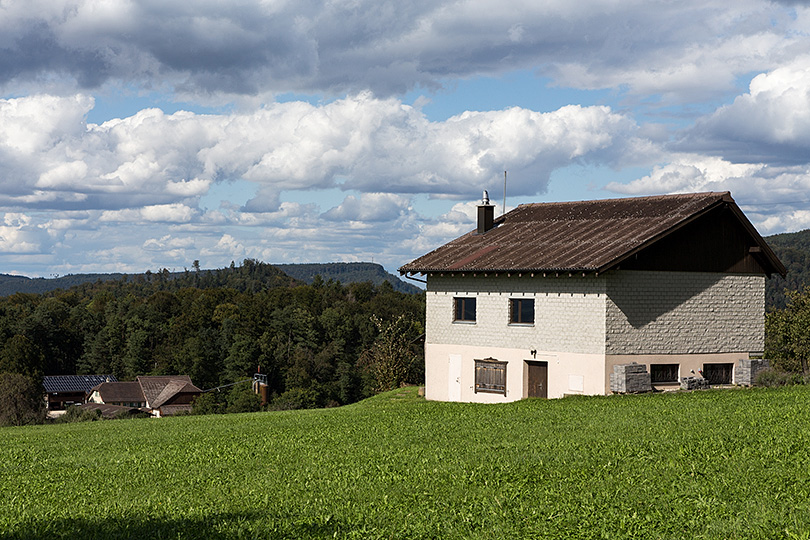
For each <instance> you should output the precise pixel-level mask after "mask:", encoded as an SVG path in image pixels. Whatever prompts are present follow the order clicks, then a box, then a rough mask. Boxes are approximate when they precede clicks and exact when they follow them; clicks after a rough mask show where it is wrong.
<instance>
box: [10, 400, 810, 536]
mask: <svg viewBox="0 0 810 540" xmlns="http://www.w3.org/2000/svg"><path fill="white" fill-rule="evenodd" d="M415 392H416V390H415V389H413V388H408V389H403V390H400V391H394V392H389V393H387V394H383V395H380V396H377V397H376V398H373V399H371V400H368V401H365V402H362V403H358V404H355V405H351V406H348V407H343V408H340V409H327V410H312V411H293V412H274V413H258V414H245V415H232V416H206V417H200V416H197V417H179V418H166V419H160V420H154V419H146V420H120V421H107V422H91V423H83V424H65V425H50V426H32V427H25V428H3V429H0V537H2V538H42V539H45V538H48V539H51V538H70V539H74V538H75V539H88V538H333V537H335V538H442V539H444V538H611V539H613V538H645V539H646V538H763V539H764V538H767V539H773V538H787V539H794V538H797V539H798V538H805V539H807V538H810V535H808V531H810V387H792V388H784V389H776V390H764V389H753V390H713V391H704V392H694V393H683V394H681V393H677V394H659V395H645V396H614V397H601V398H600V397H594V398H566V399H562V400H552V401H542V400H526V401H522V402H518V403H513V404H508V405H489V406H486V405H470V404H451V403H434V402H426V401H424V400H421V399H419V398H417V397H416V393H415Z"/></svg>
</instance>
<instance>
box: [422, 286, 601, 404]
mask: <svg viewBox="0 0 810 540" xmlns="http://www.w3.org/2000/svg"><path fill="white" fill-rule="evenodd" d="M604 286H605V284H604V281H602V280H599V279H598V278H594V277H585V278H583V277H582V276H573V277H568V275H567V274H566V275H565V276H564V277H563V276H561V277H551V276H549V277H545V278H544V277H542V275H537V276H536V277H530V276H522V277H518V276H516V275H515V276H512V277H507V276H506V275H500V276H497V277H495V276H493V275H489V276H486V277H484V276H481V275H479V276H477V277H473V276H468V277H440V276H439V277H437V276H431V277H430V278H429V279H428V285H427V292H426V304H427V317H426V328H425V343H426V346H425V379H426V389H425V396H426V397H427V398H428V399H435V400H455V399H456V398H457V397H458V398H459V399H460V400H461V401H477V402H482V403H495V402H504V401H514V400H518V399H522V398H523V397H526V384H525V379H526V369H527V368H526V364H525V361H526V360H532V359H535V360H543V361H547V362H548V365H549V371H548V392H549V397H562V396H563V395H564V394H570V393H585V394H601V393H604V383H603V378H604V352H605V339H604V335H605V298H606V297H605V292H604ZM460 296H461V297H475V298H476V321H475V322H474V323H470V322H454V321H453V315H454V311H453V299H454V298H455V297H460ZM512 298H533V299H534V301H535V322H534V324H533V325H511V324H509V300H510V299H512ZM531 351H536V355H535V356H532V354H531ZM489 357H491V358H495V359H497V360H500V361H505V362H508V365H507V370H506V374H507V395H506V396H503V395H498V394H490V393H481V392H479V393H477V394H476V393H475V390H474V383H475V360H476V359H484V358H489ZM451 371H453V372H454V373H455V371H458V372H459V373H458V375H454V374H451V373H450V372H451ZM456 379H458V381H459V382H458V384H459V385H460V387H458V388H456V389H455V392H454V391H453V390H452V389H451V388H450V386H449V385H450V382H451V380H452V381H455V380H456Z"/></svg>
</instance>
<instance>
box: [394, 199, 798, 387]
mask: <svg viewBox="0 0 810 540" xmlns="http://www.w3.org/2000/svg"><path fill="white" fill-rule="evenodd" d="M400 273H401V274H405V275H417V274H419V275H423V276H426V280H425V281H426V283H427V285H426V289H427V291H426V294H427V318H426V336H425V379H426V391H425V392H426V397H427V398H428V399H432V400H443V401H475V402H505V401H514V400H518V399H521V398H525V397H533V396H537V397H549V398H556V397H562V396H564V395H569V394H592V395H598V394H607V393H609V392H610V385H609V380H610V374H611V373H613V371H614V369H613V368H614V366H615V365H620V364H628V363H631V362H638V363H639V364H643V365H645V366H646V368H647V369H648V370H649V373H650V375H651V378H652V383H653V385H654V386H655V387H666V386H667V385H677V384H678V383H679V380H680V378H681V377H686V376H690V375H697V374H700V373H702V374H703V375H704V376H705V377H706V378H708V379H709V380H710V381H711V382H712V383H714V384H723V383H733V382H734V379H735V365H737V364H738V361H739V360H742V359H748V358H749V356H751V355H758V354H761V353H762V351H763V349H764V332H765V330H764V312H765V278H766V276H770V275H771V274H773V273H778V274H782V275H784V273H785V268H784V266H783V265H782V263H781V262H780V261H779V259H778V258H777V257H776V256H775V255H774V253H773V251H771V249H770V248H769V247H768V245H767V244H766V243H765V241H764V240H763V239H762V237H761V236H760V235H759V233H757V231H756V229H755V228H754V227H753V225H752V224H751V223H750V222H749V221H748V219H747V218H746V217H745V216H744V215H743V213H742V211H741V210H740V208H739V207H738V206H737V204H736V203H735V202H734V199H732V197H731V195H730V194H729V193H728V192H725V193H696V194H686V195H666V196H656V197H639V198H625V199H612V200H596V201H583V202H563V203H543V204H526V205H520V206H518V207H517V208H516V209H514V210H512V211H511V212H508V213H506V214H504V215H502V216H500V217H498V218H497V219H495V218H494V207H493V206H491V205H490V204H489V201H488V200H487V199H486V197H485V200H484V201H483V203H482V204H481V206H479V207H478V228H477V230H474V231H472V232H470V233H468V234H465V235H464V236H462V237H460V238H458V239H456V240H453V241H451V242H449V243H448V244H445V245H443V246H441V247H439V248H437V249H436V250H434V251H432V252H430V253H428V254H427V255H424V256H423V257H420V258H418V259H416V260H414V261H412V262H410V263H408V264H406V265H404V266H403V267H402V268H400Z"/></svg>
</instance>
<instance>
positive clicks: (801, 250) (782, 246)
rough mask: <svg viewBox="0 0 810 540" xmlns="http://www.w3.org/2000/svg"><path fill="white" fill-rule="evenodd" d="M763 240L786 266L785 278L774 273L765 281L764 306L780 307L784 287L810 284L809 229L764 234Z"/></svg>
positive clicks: (798, 286)
mask: <svg viewBox="0 0 810 540" xmlns="http://www.w3.org/2000/svg"><path fill="white" fill-rule="evenodd" d="M765 241H766V242H768V245H770V246H771V248H772V249H773V251H774V252H775V253H776V256H777V257H779V259H780V260H781V261H782V264H784V265H785V268H787V277H786V278H783V277H782V276H779V275H774V276H772V277H771V278H770V279H768V280H766V281H765V306H766V307H767V308H768V309H782V308H784V307H785V289H788V290H797V289H801V288H802V287H804V286H805V285H810V229H807V230H804V231H799V232H795V233H784V234H775V235H773V236H766V237H765Z"/></svg>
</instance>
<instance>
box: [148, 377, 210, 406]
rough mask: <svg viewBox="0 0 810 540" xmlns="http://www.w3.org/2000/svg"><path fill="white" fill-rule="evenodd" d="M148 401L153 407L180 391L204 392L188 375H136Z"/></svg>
mask: <svg viewBox="0 0 810 540" xmlns="http://www.w3.org/2000/svg"><path fill="white" fill-rule="evenodd" d="M136 380H137V381H138V384H140V386H141V389H142V390H143V395H144V396H145V397H146V401H147V403H148V404H149V406H150V407H152V408H157V407H160V405H162V404H163V403H165V402H166V401H168V400H169V399H170V398H171V397H172V396H174V395H175V394H178V393H180V392H202V390H200V389H199V388H197V387H196V386H194V384H192V382H191V377H189V376H188V375H157V376H140V377H136Z"/></svg>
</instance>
